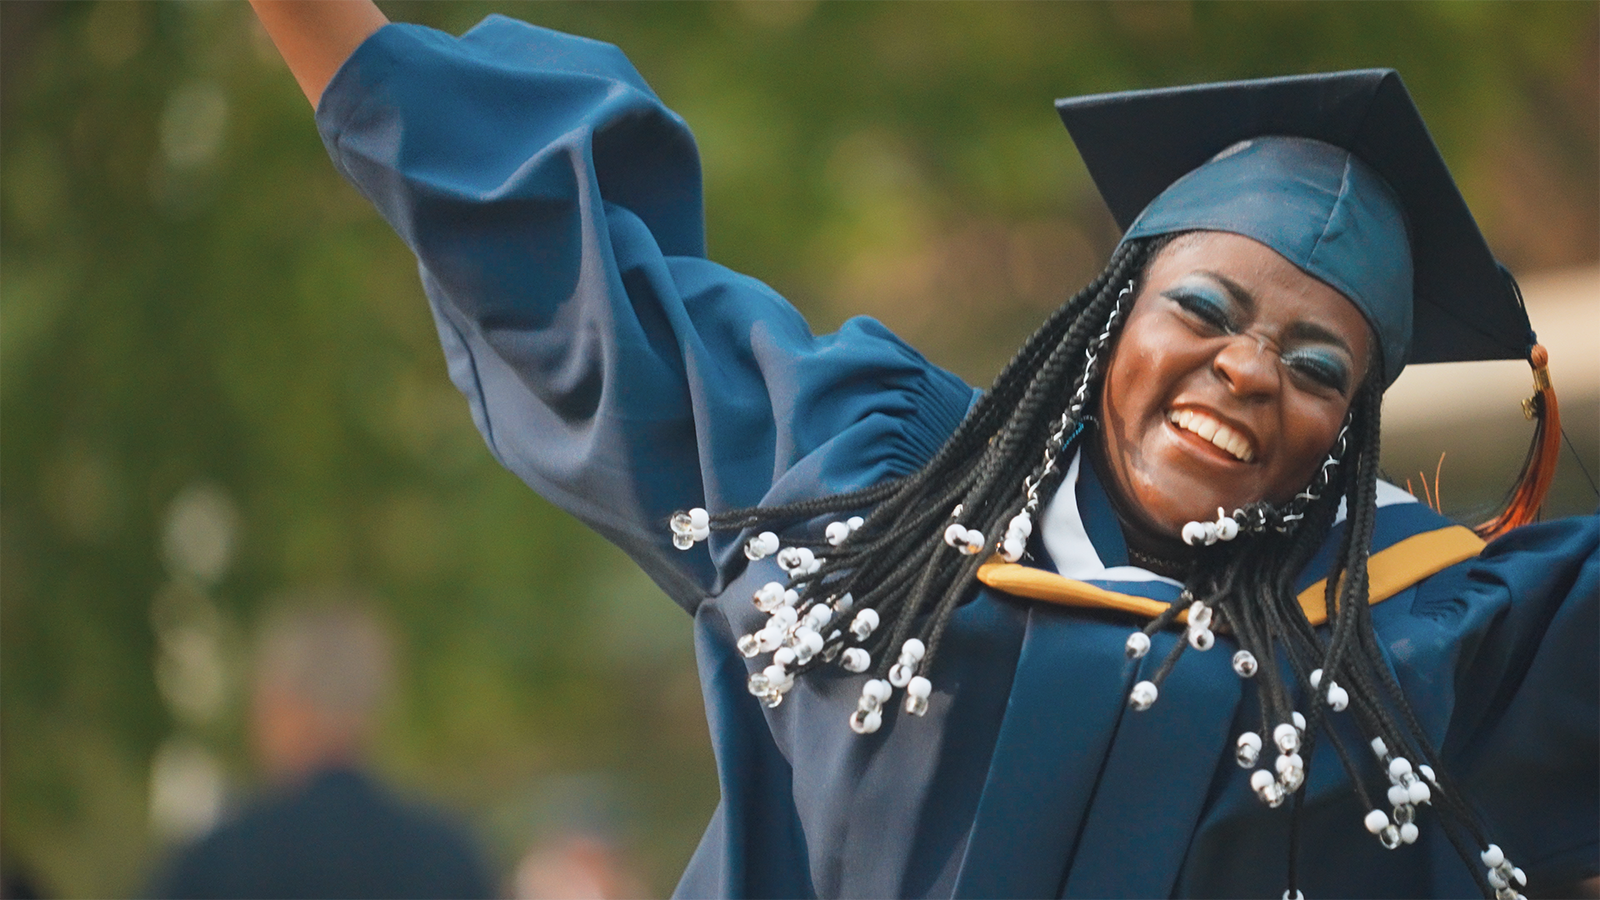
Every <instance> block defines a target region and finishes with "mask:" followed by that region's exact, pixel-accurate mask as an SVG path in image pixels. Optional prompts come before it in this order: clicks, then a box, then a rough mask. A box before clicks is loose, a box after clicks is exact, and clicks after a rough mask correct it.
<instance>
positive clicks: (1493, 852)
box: [1479, 844, 1506, 869]
mask: <svg viewBox="0 0 1600 900" xmlns="http://www.w3.org/2000/svg"><path fill="white" fill-rule="evenodd" d="M1479 856H1480V857H1481V858H1482V859H1483V864H1484V865H1486V866H1488V867H1489V868H1491V869H1492V868H1494V867H1496V866H1498V865H1500V864H1501V863H1503V862H1505V861H1506V854H1505V852H1504V851H1503V850H1501V849H1500V845H1499V844H1490V845H1489V847H1488V849H1486V850H1484V851H1483V853H1481V854H1479Z"/></svg>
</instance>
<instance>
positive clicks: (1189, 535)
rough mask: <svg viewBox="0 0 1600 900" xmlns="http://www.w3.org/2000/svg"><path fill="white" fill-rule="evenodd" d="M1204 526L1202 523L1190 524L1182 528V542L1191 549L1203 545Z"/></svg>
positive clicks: (1204, 538) (1204, 537)
mask: <svg viewBox="0 0 1600 900" xmlns="http://www.w3.org/2000/svg"><path fill="white" fill-rule="evenodd" d="M1205 540H1206V524H1205V523H1204V522H1190V523H1189V524H1187V525H1185V526H1183V542H1184V543H1185V544H1188V545H1189V546H1191V547H1195V546H1198V545H1200V544H1203V543H1205Z"/></svg>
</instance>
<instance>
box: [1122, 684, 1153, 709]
mask: <svg viewBox="0 0 1600 900" xmlns="http://www.w3.org/2000/svg"><path fill="white" fill-rule="evenodd" d="M1160 693H1161V692H1160V691H1158V690H1156V685H1155V682H1153V681H1141V682H1139V683H1138V684H1136V685H1134V686H1133V691H1132V692H1131V693H1129V694H1128V705H1129V706H1131V707H1133V708H1134V709H1135V710H1138V711H1140V712H1143V711H1144V710H1147V709H1149V708H1150V707H1151V706H1152V705H1154V704H1155V702H1156V697H1158V696H1160Z"/></svg>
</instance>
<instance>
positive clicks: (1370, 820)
mask: <svg viewBox="0 0 1600 900" xmlns="http://www.w3.org/2000/svg"><path fill="white" fill-rule="evenodd" d="M1362 824H1363V825H1366V826H1367V830H1368V831H1370V832H1372V833H1373V834H1377V833H1378V832H1380V831H1382V830H1383V829H1385V828H1387V827H1388V826H1389V817H1388V816H1387V815H1385V814H1384V812H1383V810H1381V809H1375V810H1373V811H1372V812H1369V813H1367V817H1366V819H1365V820H1363V822H1362Z"/></svg>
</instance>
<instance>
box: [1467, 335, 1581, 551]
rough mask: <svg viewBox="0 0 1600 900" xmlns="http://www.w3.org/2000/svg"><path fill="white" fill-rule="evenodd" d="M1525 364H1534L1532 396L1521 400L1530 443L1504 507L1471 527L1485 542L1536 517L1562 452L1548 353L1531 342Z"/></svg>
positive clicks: (1557, 408) (1553, 477) (1557, 409)
mask: <svg viewBox="0 0 1600 900" xmlns="http://www.w3.org/2000/svg"><path fill="white" fill-rule="evenodd" d="M1528 365H1530V366H1532V367H1533V396H1532V397H1529V398H1528V399H1527V400H1524V401H1522V412H1523V415H1525V416H1527V417H1528V418H1530V419H1532V420H1534V425H1533V443H1532V445H1531V446H1530V447H1529V448H1528V458H1527V459H1526V460H1525V461H1524V462H1523V464H1522V473H1521V474H1520V475H1519V476H1518V477H1517V484H1516V487H1515V488H1514V489H1513V490H1512V493H1511V499H1510V500H1509V501H1508V502H1507V503H1506V508H1505V510H1504V511H1502V512H1501V513H1500V514H1499V515H1497V516H1495V517H1494V518H1492V519H1490V520H1489V521H1487V522H1484V523H1483V524H1482V525H1479V526H1478V527H1477V528H1474V529H1473V530H1474V531H1476V532H1477V533H1478V536H1479V537H1481V538H1483V539H1484V540H1486V541H1490V540H1494V539H1495V538H1497V537H1499V536H1500V535H1502V534H1505V533H1506V532H1508V531H1510V530H1511V529H1513V528H1516V527H1518V526H1521V525H1527V524H1528V523H1530V522H1534V521H1537V520H1538V518H1539V509H1540V507H1542V506H1543V505H1544V498H1545V495H1546V494H1548V493H1549V492H1550V482H1551V481H1552V480H1554V479H1555V474H1556V461H1557V460H1558V459H1559V458H1560V455H1561V408H1560V407H1559V406H1558V405H1557V404H1556V392H1555V388H1553V387H1551V385H1550V354H1549V352H1548V351H1546V350H1545V349H1544V347H1543V345H1540V344H1534V345H1533V349H1532V350H1531V351H1529V353H1528Z"/></svg>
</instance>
